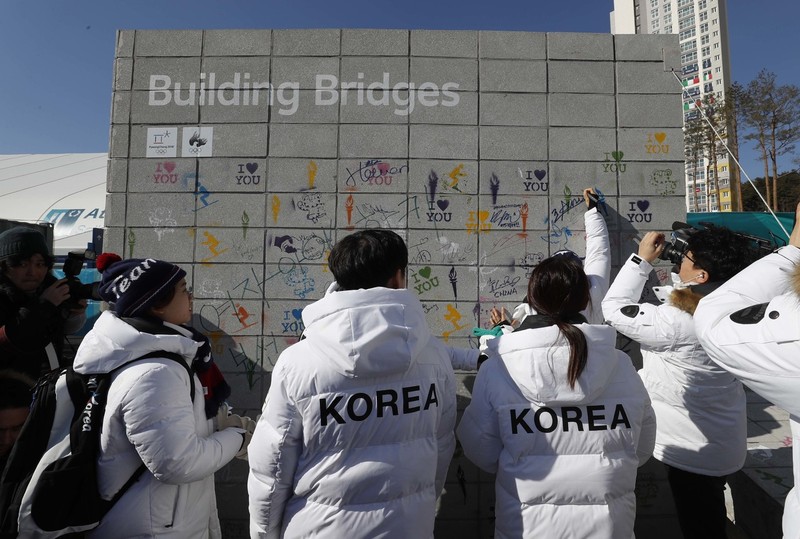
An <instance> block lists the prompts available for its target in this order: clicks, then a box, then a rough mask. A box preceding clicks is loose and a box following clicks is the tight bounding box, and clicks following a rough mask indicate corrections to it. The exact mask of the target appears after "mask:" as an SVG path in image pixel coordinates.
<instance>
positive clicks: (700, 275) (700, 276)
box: [694, 270, 708, 284]
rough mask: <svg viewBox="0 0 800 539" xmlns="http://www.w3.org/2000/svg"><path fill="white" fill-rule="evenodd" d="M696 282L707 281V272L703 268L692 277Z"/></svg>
mask: <svg viewBox="0 0 800 539" xmlns="http://www.w3.org/2000/svg"><path fill="white" fill-rule="evenodd" d="M694 280H695V282H696V283H697V284H703V283H706V282H708V272H707V271H705V270H701V271H700V273H698V274H697V277H695V278H694Z"/></svg>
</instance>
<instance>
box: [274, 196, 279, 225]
mask: <svg viewBox="0 0 800 539" xmlns="http://www.w3.org/2000/svg"><path fill="white" fill-rule="evenodd" d="M280 211H281V199H280V198H278V195H272V221H273V222H274V223H276V224H277V222H278V213H280Z"/></svg>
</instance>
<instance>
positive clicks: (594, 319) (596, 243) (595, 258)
mask: <svg viewBox="0 0 800 539" xmlns="http://www.w3.org/2000/svg"><path fill="white" fill-rule="evenodd" d="M583 223H584V225H585V227H586V257H585V258H584V260H583V271H584V272H585V273H586V277H587V278H588V279H589V305H587V306H586V309H584V310H583V311H582V312H581V314H582V315H583V316H584V317H585V318H586V320H587V321H588V322H589V323H590V324H602V323H603V310H602V307H601V303H602V301H603V297H604V296H605V295H606V291H607V290H608V283H609V282H610V281H611V246H610V244H609V241H608V226H607V225H606V221H605V219H604V218H603V216H602V215H600V212H598V211H597V208H592V209H591V210H588V211H587V212H586V213H585V214H583ZM531 314H536V311H534V310H533V307H531V306H530V305H528V303H526V302H523V303H520V304H519V305H517V307H516V308H515V309H514V312H513V313H512V316H511V317H512V318H513V319H514V320H516V321H518V322H522V320H523V319H524V318H525V317H526V316H528V315H531ZM509 330H510V328H509Z"/></svg>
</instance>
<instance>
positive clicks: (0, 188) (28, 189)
mask: <svg viewBox="0 0 800 539" xmlns="http://www.w3.org/2000/svg"><path fill="white" fill-rule="evenodd" d="M107 162H108V154H105V153H78V154H24V155H0V218H2V219H9V220H13V221H25V222H30V223H52V225H53V237H54V239H55V242H54V251H55V254H56V255H65V254H66V253H67V252H69V251H82V250H84V249H86V247H87V245H88V244H89V243H90V242H91V241H92V229H94V228H103V225H104V220H105V219H104V218H105V208H106V168H107Z"/></svg>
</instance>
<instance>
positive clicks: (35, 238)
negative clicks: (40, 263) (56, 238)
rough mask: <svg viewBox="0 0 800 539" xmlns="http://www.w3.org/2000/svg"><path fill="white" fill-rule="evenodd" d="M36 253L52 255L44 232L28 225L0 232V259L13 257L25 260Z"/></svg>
mask: <svg viewBox="0 0 800 539" xmlns="http://www.w3.org/2000/svg"><path fill="white" fill-rule="evenodd" d="M35 254H40V255H42V256H43V257H45V258H49V257H50V249H48V248H47V240H45V239H44V234H42V233H41V232H39V231H38V230H36V229H35V228H30V227H27V226H15V227H14V228H10V229H8V230H6V231H5V232H3V233H2V234H0V260H7V259H9V258H11V257H15V258H18V259H20V260H25V259H26V258H30V257H32V256H33V255H35Z"/></svg>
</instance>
